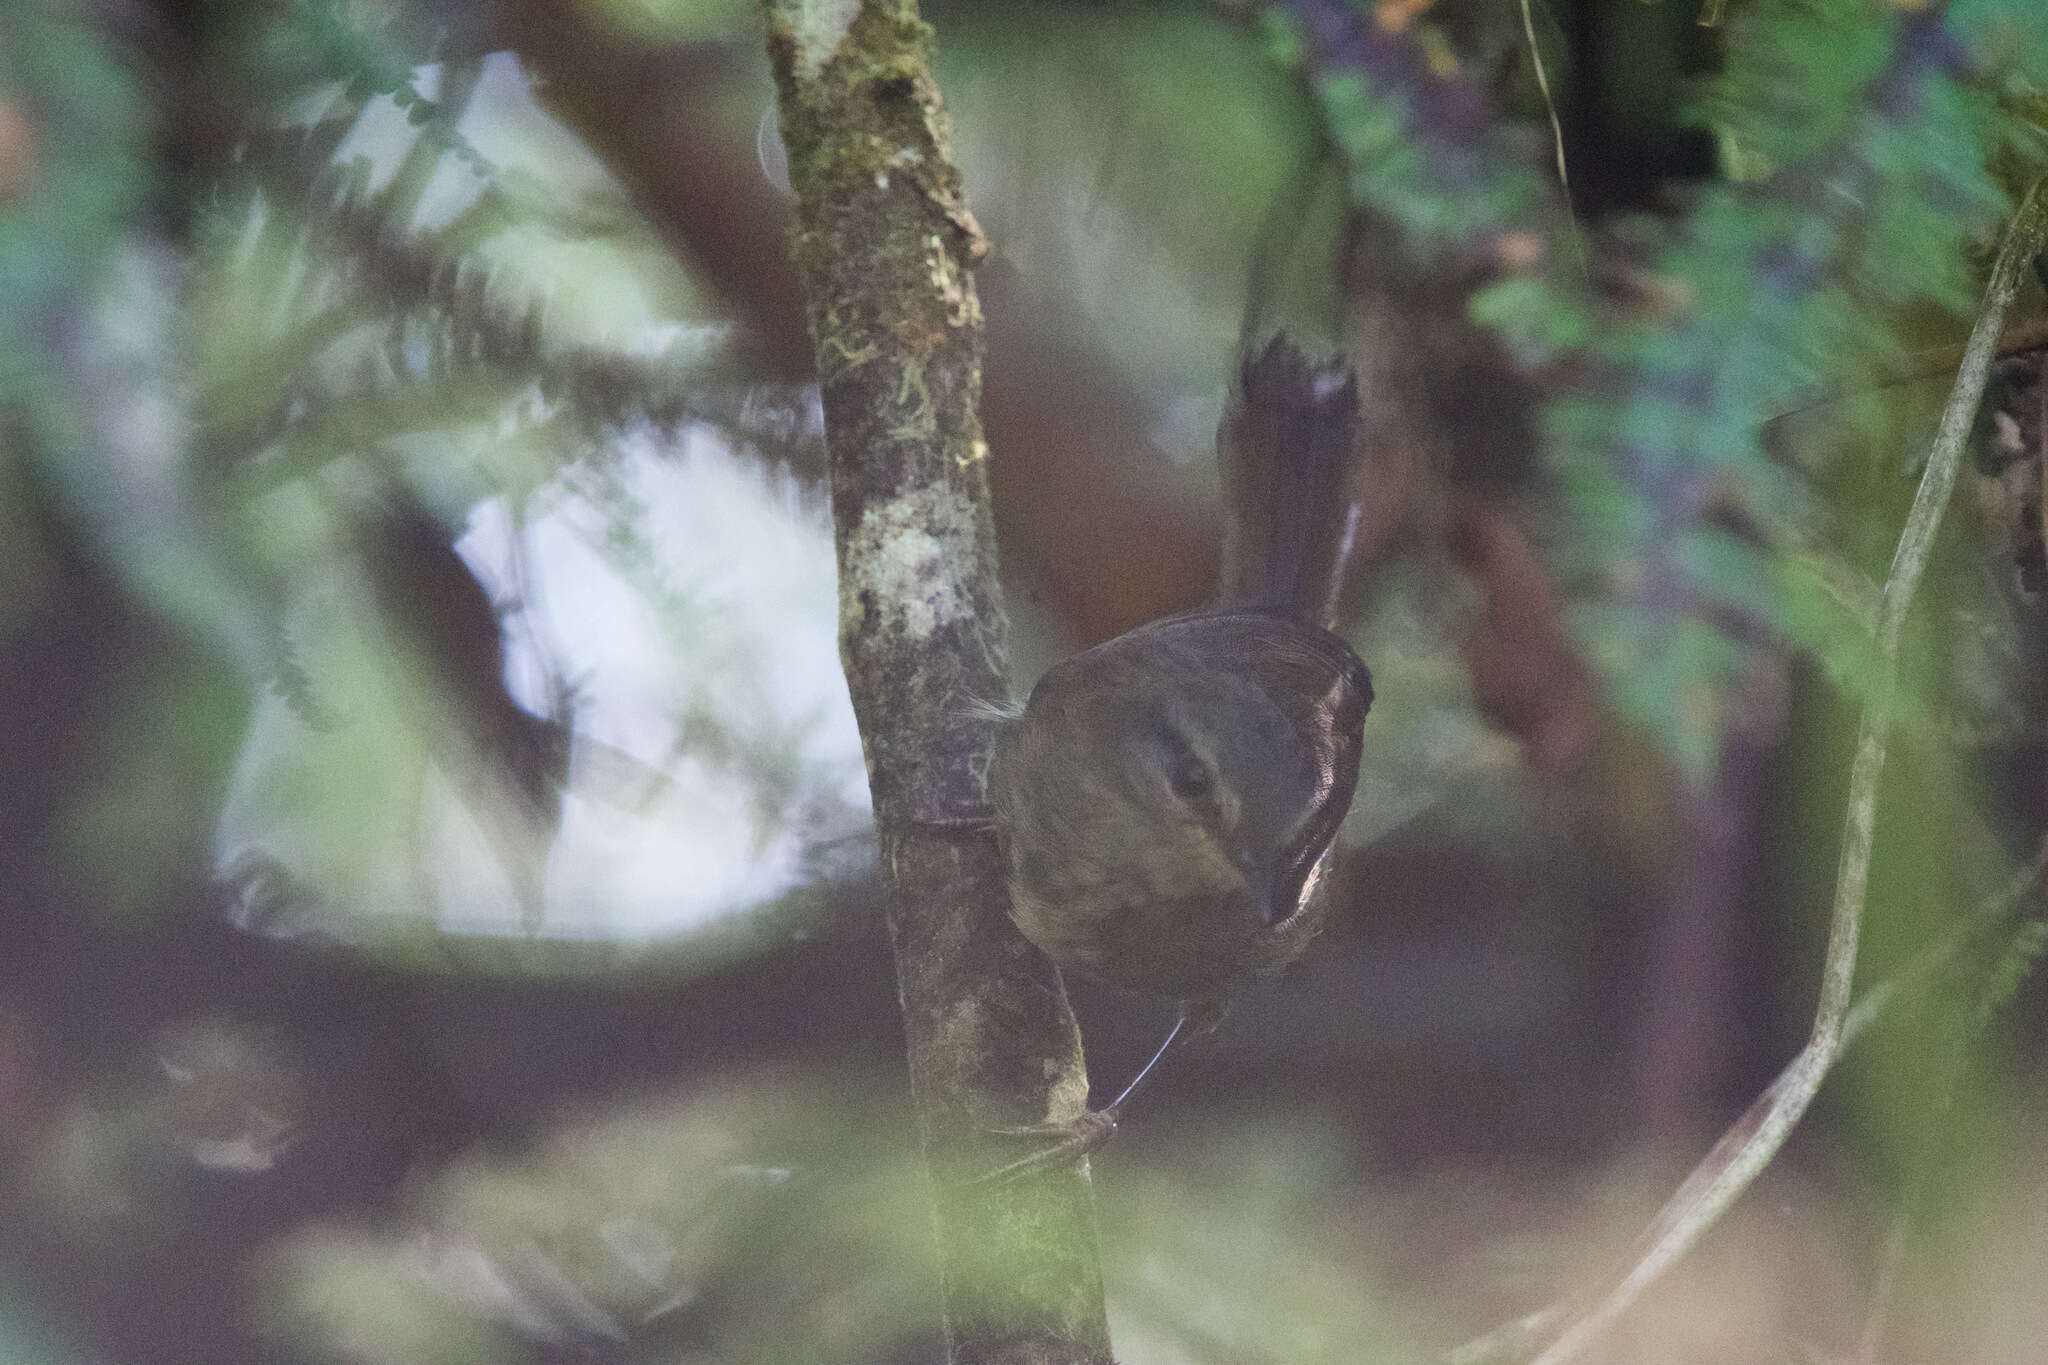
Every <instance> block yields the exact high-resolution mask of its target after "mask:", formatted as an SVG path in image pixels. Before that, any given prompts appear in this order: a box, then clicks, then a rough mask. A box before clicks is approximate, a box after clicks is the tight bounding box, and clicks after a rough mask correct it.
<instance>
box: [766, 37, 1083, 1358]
mask: <svg viewBox="0 0 2048 1365" xmlns="http://www.w3.org/2000/svg"><path fill="white" fill-rule="evenodd" d="M767 10H768V50H769V57H770V59H771V61H772V63H773V65H774V68H775V80H776V89H777V93H778V97H779V100H780V103H781V115H782V133H783V141H784V143H785V145H786V146H787V148H788V152H789V166H790V180H791V182H792V184H793V185H794V187H795V189H796V191H797V195H798V220H797V231H796V240H795V254H796V260H797V265H798V269H799V274H800V277H801V280H802V284H803V288H804V293H805V297H806V307H807V311H808V315H809V321H810V330H811V337H812V342H813V345H814V348H815V352H816V363H817V371H818V375H819V380H820V383H821V385H822V388H823V394H824V407H825V432H826V444H827V446H828V447H829V449H830V452H831V479H832V508H833V520H834V523H835V528H836V533H837V542H838V557H839V603H840V607H839V610H840V617H839V625H840V653H841V658H842V661H843V663H844V665H845V668H846V677H847V682H848V685H849V686H850V688H851V690H852V693H853V703H854V711H855V714H856V715H857V717H858V718H859V721H860V729H861V739H862V743H863V746H864V748H865V752H866V756H867V768H868V783H869V787H870V789H871V791H872V792H873V795H874V805H875V820H876V825H877V827H878V830H879V833H880V837H881V848H882V857H883V860H884V865H885V866H886V867H887V868H888V870H889V873H890V877H891V880H892V882H893V883H894V890H895V899H894V903H893V905H892V906H891V912H890V917H889V923H890V934H891V939H892V942H893V945H894V948H895V954H896V970H897V981H898V989H899V993H900V998H901V1001H902V1007H903V1019H904V1027H905V1033H906V1035H907V1038H908V1044H909V1055H910V1077H911V1087H912V1092H913V1095H914V1098H915V1101H916V1104H917V1110H918V1120H919V1126H920V1130H921V1137H922V1139H923V1142H924V1148H925V1154H926V1157H927V1159H928V1161H929V1162H930V1165H931V1169H932V1172H933V1176H934V1183H935V1187H936V1190H937V1207H938V1229H939V1238H940V1251H941V1255H942V1263H943V1265H944V1276H945V1283H944V1293H945V1303H946V1330H947V1338H948V1343H949V1348H950V1352H951V1359H952V1360H953V1361H955V1362H957V1363H958V1365H996V1363H998V1362H1000V1365H1051V1363H1052V1362H1060V1363H1061V1365H1078V1363H1080V1362H1089V1363H1090V1365H1095V1363H1098V1362H1107V1361H1108V1360H1109V1344H1108V1329H1107V1326H1106V1323H1105V1319H1104V1315H1103V1306H1102V1281H1101V1273H1100V1270H1099V1268H1098V1265H1097V1259H1096V1249H1095V1229H1094V1203H1093V1196H1092V1193H1091V1190H1090V1186H1089V1179H1088V1171H1087V1166H1086V1164H1085V1162H1081V1163H1075V1164H1073V1165H1071V1166H1066V1167H1062V1168H1057V1169H1054V1170H1051V1171H1048V1172H1046V1173H1045V1175H1044V1176H1043V1178H1033V1179H1028V1180H1022V1181H1018V1182H1015V1183H1012V1184H976V1183H974V1182H973V1181H972V1179H971V1177H972V1176H973V1175H974V1174H976V1173H978V1172H980V1171H983V1170H986V1169H988V1168H989V1167H990V1166H991V1165H992V1164H994V1163H995V1162H997V1161H998V1160H999V1157H998V1155H997V1154H996V1153H994V1152H992V1150H991V1146H992V1144H991V1139H990V1133H991V1130H994V1129H1001V1128H1006V1127H1020V1126H1026V1125H1043V1124H1063V1123H1069V1122H1071V1121H1072V1120H1074V1119H1075V1118H1076V1117H1078V1116H1079V1114H1080V1113H1081V1111H1082V1109H1083V1107H1084V1106H1085V1104H1086V1100H1087V1076H1086V1072H1085V1069H1084V1068H1083V1065H1082V1060H1081V1048H1080V1034H1079V1031H1078V1029H1077V1028H1076V1026H1075V1023H1074V1019H1073V1015H1072V1013H1071V1012H1070V1011H1069V1010H1068V1008H1067V1002H1066V997H1065V994H1064V992H1063V991H1062V989H1061V986H1060V981H1059V977H1058V974H1057V973H1056V972H1055V971H1054V970H1053V969H1052V967H1051V965H1050V964H1048V963H1047V962H1046V961H1045V960H1044V959H1043V958H1042V957H1040V956H1039V955H1038V953H1037V952H1036V951H1034V950H1033V949H1032V948H1031V947H1030V946H1029V945H1028V944H1026V943H1025V942H1024V940H1023V939H1022V937H1021V936H1020V935H1019V934H1018V933H1017V931H1016V929H1015V928H1014V926H1012V924H1011V923H1010V919H1009V914H1008V902H1007V892H1006V890H1005V887H1004V878H1003V870H1002V865H1001V862H1000V860H999V857H998V854H997V849H996V845H995V841H994V838H993V836H992V835H991V834H990V833H989V831H988V829H987V825H986V820H985V816H984V812H985V805H984V802H983V799H982V793H981V777H982V771H983V769H984V767H985V764H986V761H987V741H988V738H989V735H988V728H987V726H986V724H985V723H983V722H980V721H978V720H977V719H976V716H975V712H974V703H975V702H976V701H999V700H1001V699H1002V698H1003V697H1004V696H1005V694H1006V687H1005V677H1004V662H1003V630H1004V627H1003V617H1002V609H1001V604H1000V598H999V592H998V587H997V583H996V573H995V545H994V537H993V533H992V531H991V523H990V516H989V497H988V477H987V464H988V444H987V442H986V441H985V440H984V439H983V437H982V431H981V423H980V417H979V414H978V411H977V409H978V404H979V401H980V389H981V359H982V317H981V306H980V303H979V300H978V299H977V297H976V293H975V288H974V282H973V280H972V278H971V277H970V275H969V271H970V270H971V268H972V267H973V266H974V265H975V263H976V262H977V261H979V260H980V259H981V257H982V256H983V255H984V254H985V253H986V251H987V242H986V241H985V239H984V238H983V237H982V234H981V229H980V227H979V226H978V225H977V224H976V223H975V221H974V218H973V215H972V214H970V213H969V212H968V210H967V207H966V204H965V202H964V201H963V199H962V198H961V193H960V182H959V175H958V173H957V172H956V171H955V170H954V168H953V166H952V164H951V162H950V154H949V150H948V147H947V134H946V126H945V116H944V112H943V110H942V108H941V106H940V100H939V92H938V88H937V86H936V85H935V84H934V83H933V80H932V77H931V73H930V67H929V56H930V43H931V31H930V29H929V28H928V27H927V26H926V25H925V24H924V23H923V22H922V21H921V20H920V19H919V18H918V15H917V7H916V5H915V4H914V3H911V2H910V0H768V3H767ZM1007 1155H1009V1156H1014V1155H1016V1153H1015V1152H1014V1150H1013V1151H1011V1152H1009V1153H1007Z"/></svg>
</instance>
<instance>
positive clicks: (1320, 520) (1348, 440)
mask: <svg viewBox="0 0 2048 1365" xmlns="http://www.w3.org/2000/svg"><path fill="white" fill-rule="evenodd" d="M1356 428H1357V389H1356V386H1355V384H1354V383H1353V382H1352V381H1351V379H1350V378H1349V377H1348V376H1347V375H1345V374H1344V373H1343V372H1342V371H1341V370H1328V369H1318V368H1315V367H1313V366H1311V365H1309V364H1308V362H1306V361H1305V360H1304V359H1303V358H1302V357H1301V355H1300V354H1299V353H1298V352H1297V351H1295V350H1294V348H1293V347H1292V346H1291V345H1289V344H1288V343H1287V342H1285V341H1284V340H1278V339H1276V340H1275V341H1274V342H1273V343H1272V344H1271V345H1270V346H1268V347H1267V348H1266V350H1265V351H1264V352H1263V353H1262V354H1261V355H1259V356H1258V357H1257V358H1256V359H1254V360H1251V361H1250V362H1248V363H1247V364H1246V365H1245V367H1244V371H1243V374H1242V377H1241V380H1240V383H1239V385H1238V389H1237V392H1236V394H1235V395H1234V396H1233V402H1232V404H1231V406H1230V408H1229V409H1228V411H1227V413H1226V416H1225V419H1224V425H1223V429H1222V432H1221V434H1220V436H1219V447H1220V451H1219V454H1220V458H1221V460H1222V464H1223V470H1224V476H1225V486H1226V488H1227V490H1228V491H1229V493H1230V494H1231V500H1232V507H1231V512H1232V526H1231V538H1230V541H1229V543H1228V544H1227V545H1226V553H1225V564H1226V570H1225V603H1226V604H1225V605H1221V606H1217V607H1212V608H1209V609H1207V610H1203V611H1194V612H1189V613H1186V614H1185V615H1180V616H1171V617H1166V618H1163V619H1161V620H1157V621H1152V622H1149V623H1147V624H1145V625H1142V626H1139V627H1138V628H1137V629H1135V630H1132V631H1130V632H1128V633H1127V634H1124V635H1120V636H1118V637H1117V638H1116V639H1114V640H1111V641H1109V642H1107V643H1106V644H1101V645H1097V646H1096V647H1095V648H1093V649H1090V650H1087V651H1085V652H1083V653H1081V654H1077V655H1075V656H1074V657H1072V658H1070V659H1067V660H1064V661H1063V662H1061V663H1059V664H1056V665H1055V666H1054V667H1053V668H1052V669H1050V670H1049V671H1048V672H1047V673H1046V674H1045V676H1044V677H1042V678H1041V679H1040V680H1039V682H1038V685H1037V686H1036V687H1034V688H1033V689H1032V692H1031V696H1030V699H1029V700H1028V701H1027V702H1026V703H1025V706H1024V708H1023V711H1022V713H1021V714H1020V715H1018V716H1016V717H1015V718H1013V719H1010V720H1008V721H1006V722H1005V723H1004V724H1003V725H1002V726H1001V728H1000V729H999V731H998V733H997V736H996V742H995V756H994V759H993V761H992V763H991V764H990V767H989V775H988V792H989V800H990V804H991V806H992V807H993V809H994V815H995V826H996V832H997V835H998V837H999V839H1000V841H1001V843H1002V847H1003V852H1004V857H1005V859H1006V861H1007V863H1008V867H1009V881H1010V896H1011V912H1012V914H1013V916H1014V917H1015V919H1016V922H1017V926H1018V928H1019V929H1020V930H1022V931H1023V934H1024V936H1025V937H1026V938H1027V939H1029V940H1030V941H1031V942H1032V944H1034V945H1035V946H1036V947H1037V948H1038V949H1039V950H1040V951H1042V952H1043V953H1044V954H1045V955H1046V956H1047V957H1049V958H1051V959H1052V961H1053V963H1054V964H1055V965H1056V966H1058V967H1059V968H1060V969H1061V970H1062V971H1073V972H1080V973H1083V974H1085V975H1089V976H1094V977H1099V978H1102V979H1104V980H1107V981H1111V982H1114V983H1116V984H1118V985H1123V986H1128V987H1132V988H1134V989H1137V990H1143V991H1151V992H1154V993H1157V994H1161V995H1167V996H1171V997H1173V998H1175V999H1177V1000H1179V1001H1180V1002H1181V1019H1180V1022H1179V1023H1178V1024H1176V1025H1175V1028H1174V1032H1173V1033H1172V1034H1169V1035H1168V1037H1167V1040H1166V1043H1164V1044H1162V1045H1161V1047H1160V1049H1159V1054H1158V1055H1155V1056H1154V1057H1153V1059H1152V1063H1147V1064H1146V1067H1145V1070H1144V1071H1141V1072H1140V1073H1139V1079H1143V1077H1144V1075H1145V1074H1146V1073H1147V1072H1149V1071H1150V1070H1151V1066H1152V1064H1153V1063H1156V1062H1157V1061H1158V1060H1159V1055H1163V1054H1164V1053H1165V1051H1166V1049H1167V1047H1168V1046H1170V1045H1171V1044H1172V1043H1173V1041H1174V1038H1176V1037H1178V1036H1180V1035H1181V1034H1182V1033H1183V1032H1184V1031H1192V1032H1200V1031H1203V1030H1205V1029H1207V1028H1212V1027H1214V1026H1215V1025H1216V1024H1217V1023H1218V1022H1219V1021H1220V1020H1221V1019H1222V1017H1223V1014H1224V1011H1225V1009H1226V1008H1227V1007H1228V1004H1229V1000H1230V997H1231V995H1232V994H1233V993H1234V992H1235V991H1236V990H1237V989H1238V988H1240V987H1241V986H1242V985H1243V984H1244V983H1245V982H1246V981H1247V980H1248V979H1251V978H1253V977H1257V976H1260V975H1266V974H1271V973H1274V972H1277V971H1279V970H1280V969H1281V968H1282V967H1284V966H1286V965H1287V964H1288V963H1289V962H1291V961H1293V960H1294V959H1295V958H1296V957H1297V956H1299V955H1300V953H1301V951H1302V949H1303V948H1304V947H1306V946H1307V944H1308V942H1309V940H1310V939H1311V938H1312V937H1314V935H1315V932H1316V929H1317V928H1318V926H1319V924H1320V920H1321V903H1320V900H1319V898H1318V897H1317V896H1316V894H1315V891H1316V886H1317V881H1318V879H1319V875H1320V872H1321V869H1322V865H1323V861H1324V857H1325V855H1326V853H1327V852H1328V850H1329V847H1330V843H1331V840H1332V839H1333V838H1335V836H1336V833H1337V827H1338V825H1339V824H1341V823H1342V822H1343V819H1344V814H1345V812H1346V811H1347V810H1348V809H1349V808H1350V805H1351V797H1352V792H1353V789H1354V787H1355V786H1356V785H1357V781H1358V759H1359V747H1360V737H1361V733H1362V730H1363V726H1364V722H1365V715H1366V711H1367V709H1368V708H1369V707H1370V706H1371V704H1372V679H1371V675H1370V674H1369V673H1368V672H1367V671H1366V667H1365V665H1364V664H1362V663H1360V662H1359V660H1358V657H1357V656H1356V655H1355V654H1353V653H1352V652H1351V649H1350V647H1349V646H1348V645H1346V644H1345V643H1344V641H1343V640H1341V639H1340V638H1338V637H1337V636H1336V635H1334V634H1332V633H1331V632H1330V630H1329V629H1327V624H1328V618H1330V617H1331V616H1332V615H1333V614H1334V608H1335V603H1336V599H1337V590H1338V586H1339V584H1340V582H1341V577H1342V573H1343V569H1344V564H1345V560H1346V557H1347V554H1348V551H1349V544H1348V539H1349V533H1350V528H1351V527H1352V526H1353V525H1355V521H1356V498H1355V488H1356V477H1355V468H1354V462H1353V459H1352V449H1353V445H1354V440H1353V438H1354V436H1355V433H1356ZM1136 1084H1137V1082H1136V1081H1133V1082H1132V1083H1131V1087H1128V1088H1126V1090H1125V1091H1124V1094H1123V1095H1121V1096H1119V1097H1118V1098H1117V1100H1116V1101H1115V1102H1114V1103H1112V1104H1111V1105H1110V1106H1108V1109H1107V1111H1105V1112H1106V1115H1107V1121H1106V1122H1098V1123H1097V1124H1096V1125H1095V1127H1094V1129H1093V1132H1094V1133H1096V1134H1098V1135H1099V1134H1100V1133H1106V1132H1107V1131H1108V1127H1109V1126H1113V1124H1114V1113H1115V1110H1116V1108H1117V1106H1118V1105H1120V1104H1122V1102H1123V1100H1124V1099H1126V1098H1128V1096H1129V1094H1130V1090H1131V1089H1132V1088H1135V1087H1136ZM1095 1140H1099V1136H1098V1137H1097V1138H1096V1139H1095ZM1089 1145H1092V1142H1090V1144H1089ZM1037 1164H1041V1158H1027V1160H1026V1162H1024V1163H1018V1165H1019V1166H1020V1167H1024V1166H1032V1165H1037Z"/></svg>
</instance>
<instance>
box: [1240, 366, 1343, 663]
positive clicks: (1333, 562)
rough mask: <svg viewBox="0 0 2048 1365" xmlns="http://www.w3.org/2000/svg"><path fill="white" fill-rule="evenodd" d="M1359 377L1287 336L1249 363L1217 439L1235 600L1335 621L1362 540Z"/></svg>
mask: <svg viewBox="0 0 2048 1365" xmlns="http://www.w3.org/2000/svg"><path fill="white" fill-rule="evenodd" d="M1358 420H1359V419H1358V381H1357V379H1356V378H1354V377H1353V376H1352V374H1351V372H1350V370H1349V369H1348V368H1347V367H1345V366H1343V365H1341V364H1339V365H1317V364H1312V363H1311V362H1310V361H1309V360H1308V359H1307V358H1306V357H1305V356H1303V355H1302V353H1301V352H1300V351H1299V350H1297V349H1296V348H1295V346H1294V343H1293V342H1291V341H1289V340H1288V339H1287V338H1286V337H1284V336H1276V337H1274V338H1273V340H1272V341H1271V342H1269V343H1268V344H1267V346H1266V348H1265V350H1263V351H1261V352H1260V353H1259V354H1258V355H1256V356H1254V357H1250V358H1247V359H1246V361H1245V362H1244V368H1243V370H1242V372H1241V374H1240V377H1239V380H1238V384H1237V386H1236V388H1235V389H1234V390H1233V392H1232V393H1231V395H1230V402H1229V405H1228V406H1227V407H1226V408H1225V409H1224V413H1223V423H1222V425H1221V427H1219V428H1218V430H1217V433H1216V444H1217V459H1218V462H1219V464H1220V465H1221V468H1222V474H1223V496H1224V501H1225V516H1226V518H1227V522H1226V530H1225V535H1224V544H1223V593H1222V600H1223V601H1224V602H1226V603H1244V604H1247V605H1253V606H1258V607H1262V608H1264V609H1266V610H1268V611H1272V612H1275V613H1277V614H1279V615H1282V616H1288V617H1292V618H1294V619H1296V620H1303V621H1312V622H1314V623H1315V624H1317V625H1320V626H1324V627H1328V626H1331V625H1333V624H1334V623H1335V621H1336V615H1337V596H1338V593H1339V591H1340V590H1341V588H1342V587H1343V580H1344V571H1345V568H1346V566H1347V564H1348V562H1349V560H1350V558H1351V548H1352V542H1353V541H1354V540H1355V539H1356V537H1357V531H1358V518H1359V496H1360V488H1359V485H1360V471H1359V463H1358V459H1357V457H1356V455H1355V454H1354V448H1355V447H1356V445H1357V436H1358Z"/></svg>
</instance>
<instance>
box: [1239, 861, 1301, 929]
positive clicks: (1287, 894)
mask: <svg viewBox="0 0 2048 1365" xmlns="http://www.w3.org/2000/svg"><path fill="white" fill-rule="evenodd" d="M1245 886H1246V889H1247V890H1249V891H1250V893H1251V899H1252V904H1253V905H1254V906H1255V907H1257V909H1258V912H1259V919H1260V920H1262V921H1263V922H1264V923H1265V925H1266V927H1267V928H1269V929H1270V928H1271V927H1272V926H1274V925H1276V924H1278V923H1279V922H1280V921H1281V920H1284V919H1286V918H1287V917H1288V916H1289V915H1291V914H1293V913H1294V908H1295V897H1294V895H1293V894H1292V890H1293V888H1291V887H1289V886H1288V885H1287V883H1286V880H1285V879H1284V878H1283V877H1282V876H1281V874H1280V869H1279V868H1278V867H1276V866H1274V865H1273V864H1271V863H1269V862H1260V863H1254V864H1253V865H1252V866H1251V867H1249V868H1247V869H1246V870H1245Z"/></svg>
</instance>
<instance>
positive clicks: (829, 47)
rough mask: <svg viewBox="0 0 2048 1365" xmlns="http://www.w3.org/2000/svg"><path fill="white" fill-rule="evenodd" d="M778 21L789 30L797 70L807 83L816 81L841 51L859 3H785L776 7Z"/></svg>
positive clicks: (850, 0) (852, 0)
mask: <svg viewBox="0 0 2048 1365" xmlns="http://www.w3.org/2000/svg"><path fill="white" fill-rule="evenodd" d="M773 13H774V15H775V17H776V18H777V19H778V20H779V21H780V22H782V23H783V24H785V25H787V26H788V32H789V36H790V38H791V39H792V41H793V43H794V45H795V48H796V52H795V57H796V65H797V70H798V71H799V72H801V73H802V74H803V76H804V77H805V78H806V79H810V78H813V77H815V76H816V75H817V74H818V73H819V72H820V71H821V70H823V69H824V66H825V63H826V62H828V61H830V60H832V55H833V54H834V53H835V52H837V51H838V50H839V44H840V43H841V42H842V41H844V40H845V38H846V33H847V30H848V29H850V28H852V27H853V20H854V16H855V15H857V14H859V13H860V0H793V2H790V0H786V2H785V3H780V4H776V5H775V6H773Z"/></svg>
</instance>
